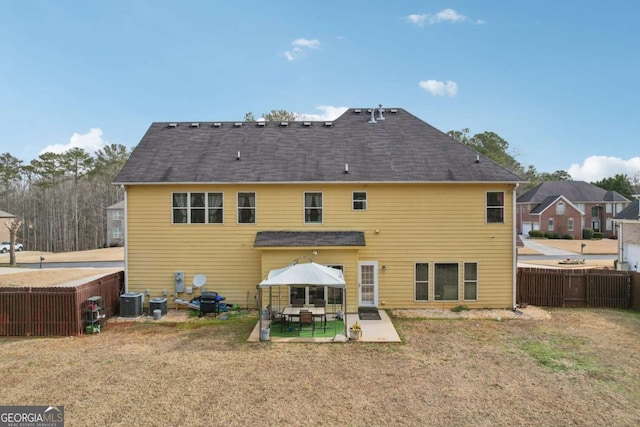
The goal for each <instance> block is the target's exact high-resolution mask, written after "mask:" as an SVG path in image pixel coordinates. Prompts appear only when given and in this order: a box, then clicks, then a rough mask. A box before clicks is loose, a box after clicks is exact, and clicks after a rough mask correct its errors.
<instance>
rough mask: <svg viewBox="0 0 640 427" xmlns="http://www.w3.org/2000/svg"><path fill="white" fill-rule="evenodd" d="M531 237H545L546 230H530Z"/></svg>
mask: <svg viewBox="0 0 640 427" xmlns="http://www.w3.org/2000/svg"><path fill="white" fill-rule="evenodd" d="M529 237H544V231H541V230H531V231H529Z"/></svg>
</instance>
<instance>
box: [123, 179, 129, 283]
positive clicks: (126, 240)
mask: <svg viewBox="0 0 640 427" xmlns="http://www.w3.org/2000/svg"><path fill="white" fill-rule="evenodd" d="M122 189H123V190H124V292H125V293H128V292H129V255H128V253H129V229H128V226H129V221H128V218H129V215H128V198H127V195H128V194H129V193H127V186H126V185H123V186H122Z"/></svg>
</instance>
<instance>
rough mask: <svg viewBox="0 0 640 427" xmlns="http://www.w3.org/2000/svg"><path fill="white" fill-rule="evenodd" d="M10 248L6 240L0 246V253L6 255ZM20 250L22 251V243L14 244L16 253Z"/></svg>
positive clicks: (9, 243)
mask: <svg viewBox="0 0 640 427" xmlns="http://www.w3.org/2000/svg"><path fill="white" fill-rule="evenodd" d="M10 248H11V242H9V241H8V240H7V241H4V242H2V244H1V245H0V252H2V253H3V254H6V253H7V252H9V249H10ZM22 249H23V247H22V243H18V242H16V246H15V250H16V252H20V251H21V250H22Z"/></svg>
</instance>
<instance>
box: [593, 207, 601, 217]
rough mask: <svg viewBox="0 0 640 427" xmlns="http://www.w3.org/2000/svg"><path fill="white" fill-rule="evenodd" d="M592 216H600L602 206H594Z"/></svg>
mask: <svg viewBox="0 0 640 427" xmlns="http://www.w3.org/2000/svg"><path fill="white" fill-rule="evenodd" d="M591 216H596V217H597V216H600V206H594V207H592V208H591Z"/></svg>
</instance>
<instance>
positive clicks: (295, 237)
mask: <svg viewBox="0 0 640 427" xmlns="http://www.w3.org/2000/svg"><path fill="white" fill-rule="evenodd" d="M253 246H254V247H256V248H261V249H269V248H274V249H275V248H292V247H295V248H303V247H309V248H311V247H335V246H337V247H362V246H366V243H365V239H364V232H363V231H259V232H258V233H257V234H256V240H255V241H254V243H253Z"/></svg>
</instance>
